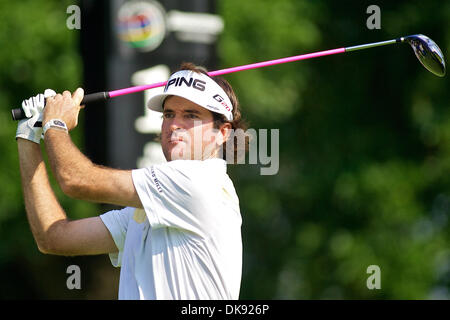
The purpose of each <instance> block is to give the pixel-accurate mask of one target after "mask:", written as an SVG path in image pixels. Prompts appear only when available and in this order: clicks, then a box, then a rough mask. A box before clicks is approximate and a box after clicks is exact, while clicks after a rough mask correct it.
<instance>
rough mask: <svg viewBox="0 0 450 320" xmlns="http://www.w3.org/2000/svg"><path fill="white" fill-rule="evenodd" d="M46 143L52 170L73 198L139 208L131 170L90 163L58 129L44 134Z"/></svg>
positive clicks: (66, 135) (63, 188)
mask: <svg viewBox="0 0 450 320" xmlns="http://www.w3.org/2000/svg"><path fill="white" fill-rule="evenodd" d="M45 147H46V150H47V155H48V159H49V163H50V166H51V168H52V171H53V173H54V175H55V177H56V179H57V181H58V184H59V185H60V187H61V189H62V190H63V191H64V193H65V194H67V195H68V196H70V197H72V198H76V199H81V200H86V201H92V202H100V203H110V204H115V205H119V206H131V207H136V208H141V207H142V204H141V202H140V200H139V197H138V195H137V192H136V190H135V188H134V185H133V182H132V178H131V171H129V170H128V171H127V170H117V169H112V168H106V167H102V166H98V165H95V164H93V163H92V162H91V161H90V160H89V159H88V158H87V157H86V156H84V155H83V154H82V153H81V151H80V150H78V148H77V147H76V146H75V145H74V144H73V142H72V140H71V139H70V136H69V135H68V134H67V133H66V132H64V131H61V130H57V129H50V130H48V131H47V132H46V134H45Z"/></svg>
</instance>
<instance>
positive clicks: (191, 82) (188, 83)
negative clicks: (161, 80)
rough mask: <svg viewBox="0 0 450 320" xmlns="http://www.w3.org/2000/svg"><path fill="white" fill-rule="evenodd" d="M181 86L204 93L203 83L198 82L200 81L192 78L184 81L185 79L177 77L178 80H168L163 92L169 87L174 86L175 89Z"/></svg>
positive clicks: (204, 83) (201, 81) (204, 84)
mask: <svg viewBox="0 0 450 320" xmlns="http://www.w3.org/2000/svg"><path fill="white" fill-rule="evenodd" d="M183 84H184V85H186V86H187V87H189V88H190V87H192V88H194V89H197V90H200V91H205V86H206V82H205V81H203V80H200V79H194V78H190V79H189V80H186V78H185V77H178V78H173V79H170V80H169V81H168V82H167V84H166V87H165V88H164V92H166V91H167V90H168V89H169V87H170V86H171V85H174V86H175V87H180V86H182V85H183Z"/></svg>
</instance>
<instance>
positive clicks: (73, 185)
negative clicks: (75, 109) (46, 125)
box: [45, 129, 95, 200]
mask: <svg viewBox="0 0 450 320" xmlns="http://www.w3.org/2000/svg"><path fill="white" fill-rule="evenodd" d="M45 148H46V151H47V154H48V160H49V163H50V167H51V168H52V171H53V173H54V175H55V177H56V180H57V181H58V183H59V185H60V187H61V188H62V189H63V191H64V193H66V194H68V195H70V196H74V197H77V198H82V199H84V198H85V196H83V195H82V193H85V190H84V191H83V190H77V189H79V187H80V186H82V185H83V184H86V183H87V182H88V181H87V180H88V179H89V175H90V174H92V171H93V170H94V169H95V165H94V164H93V163H92V162H91V161H90V160H89V159H88V158H87V157H85V156H84V155H83V154H82V153H81V151H80V150H78V148H77V147H76V146H75V145H74V144H73V142H72V139H71V138H70V136H69V134H68V133H66V132H64V131H61V130H56V129H53V130H48V131H47V132H46V134H45ZM84 200H88V199H84Z"/></svg>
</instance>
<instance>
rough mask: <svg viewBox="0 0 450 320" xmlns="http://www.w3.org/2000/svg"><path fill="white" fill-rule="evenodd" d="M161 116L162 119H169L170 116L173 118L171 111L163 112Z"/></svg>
mask: <svg viewBox="0 0 450 320" xmlns="http://www.w3.org/2000/svg"><path fill="white" fill-rule="evenodd" d="M163 118H164V119H170V118H173V114H172V113H164V114H163Z"/></svg>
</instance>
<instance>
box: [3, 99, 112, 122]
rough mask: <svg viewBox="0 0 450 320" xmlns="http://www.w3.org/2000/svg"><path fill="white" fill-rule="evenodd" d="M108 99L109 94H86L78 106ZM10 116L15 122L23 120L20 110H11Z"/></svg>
mask: <svg viewBox="0 0 450 320" xmlns="http://www.w3.org/2000/svg"><path fill="white" fill-rule="evenodd" d="M108 98H109V93H108V92H96V93H91V94H87V95H85V96H84V98H83V100H81V103H80V105H83V104H89V103H92V102H95V101H100V100H108ZM11 116H12V119H13V120H15V121H18V120H22V119H25V118H26V116H25V112H24V111H23V109H22V108H16V109H12V110H11Z"/></svg>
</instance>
